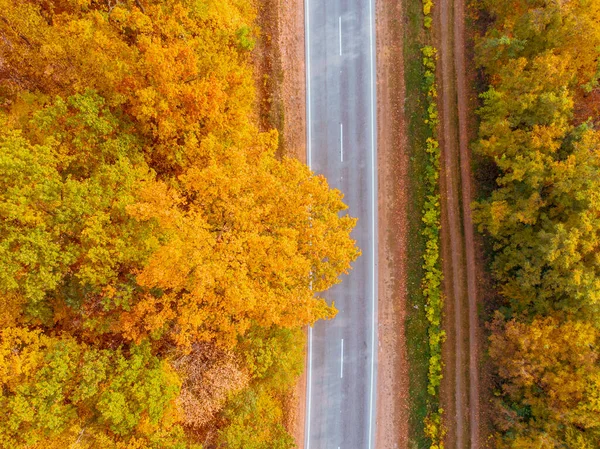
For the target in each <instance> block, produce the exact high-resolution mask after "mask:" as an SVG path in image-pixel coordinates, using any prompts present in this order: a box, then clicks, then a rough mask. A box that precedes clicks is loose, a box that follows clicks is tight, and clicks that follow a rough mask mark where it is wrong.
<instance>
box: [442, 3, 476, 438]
mask: <svg viewBox="0 0 600 449" xmlns="http://www.w3.org/2000/svg"><path fill="white" fill-rule="evenodd" d="M439 6H440V9H439V13H438V15H437V18H438V22H439V28H438V29H439V36H438V42H439V44H438V48H439V50H440V69H441V70H440V74H439V79H440V86H441V100H440V102H441V108H440V111H441V127H442V132H441V137H442V139H441V144H442V163H443V169H442V177H441V182H442V192H443V204H442V209H443V214H442V215H443V223H442V244H443V255H444V261H443V269H444V272H445V277H446V285H445V291H446V295H447V302H448V307H447V318H446V328H447V331H448V335H449V339H448V347H447V349H446V355H447V356H448V355H450V354H451V355H452V360H449V361H448V362H449V363H448V364H447V368H446V370H445V371H446V372H445V378H446V382H445V388H446V391H447V393H446V398H447V399H446V402H448V404H447V405H448V407H447V409H448V411H449V412H450V413H449V414H448V415H449V418H447V426H448V428H449V433H448V438H447V440H448V441H447V446H448V447H451V448H456V449H463V448H467V447H469V448H472V449H478V448H479V367H478V347H477V341H478V340H477V333H478V330H477V327H478V317H477V285H476V265H475V249H474V235H473V234H474V231H473V222H472V216H471V207H470V205H471V201H472V195H471V167H470V154H469V145H468V143H469V142H468V126H467V119H468V116H467V114H468V97H467V95H468V89H467V82H466V68H465V45H466V42H465V0H440V4H439Z"/></svg>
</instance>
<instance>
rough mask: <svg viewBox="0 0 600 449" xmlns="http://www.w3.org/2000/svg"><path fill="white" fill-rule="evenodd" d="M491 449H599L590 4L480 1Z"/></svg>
mask: <svg viewBox="0 0 600 449" xmlns="http://www.w3.org/2000/svg"><path fill="white" fill-rule="evenodd" d="M480 6H481V7H482V10H481V11H482V12H483V14H484V16H483V20H484V21H486V22H487V27H486V30H485V32H484V33H482V35H481V36H479V37H478V39H477V42H476V57H477V62H478V64H479V66H480V67H481V68H482V69H483V71H484V73H485V75H486V77H487V80H488V81H489V87H488V89H487V91H485V92H484V93H483V94H482V95H481V99H482V106H481V108H480V111H479V115H480V118H481V124H480V128H479V139H478V142H477V143H476V145H475V150H476V152H478V153H479V154H480V155H482V156H484V157H489V158H491V159H493V161H494V162H495V167H496V170H497V178H496V183H497V185H496V188H495V190H493V192H492V193H491V195H489V196H488V197H487V198H485V199H484V200H482V201H479V202H478V204H477V205H476V219H477V222H478V223H479V227H480V229H481V230H482V231H484V232H486V233H487V234H488V235H489V236H490V237H491V240H492V242H493V249H494V259H493V264H492V270H493V274H494V276H495V279H496V281H497V285H498V288H499V292H500V294H501V295H502V298H503V299H504V301H505V305H504V306H503V307H501V308H500V310H498V311H497V312H496V315H495V318H494V320H493V323H492V326H491V330H492V335H491V346H490V354H491V357H492V360H493V362H494V363H495V365H496V368H497V376H498V385H497V398H498V399H497V406H498V410H497V411H496V412H495V413H494V416H495V421H496V422H495V424H496V426H497V430H498V434H497V439H496V441H497V447H499V448H593V447H600V132H599V131H597V124H598V121H599V118H600V117H599V115H598V110H599V109H598V108H599V107H600V103H599V98H600V96H599V92H600V91H599V85H598V80H599V74H600V72H599V67H600V66H599V62H600V59H599V56H600V2H597V1H586V0H567V1H552V0H516V1H496V0H482V1H481V4H480Z"/></svg>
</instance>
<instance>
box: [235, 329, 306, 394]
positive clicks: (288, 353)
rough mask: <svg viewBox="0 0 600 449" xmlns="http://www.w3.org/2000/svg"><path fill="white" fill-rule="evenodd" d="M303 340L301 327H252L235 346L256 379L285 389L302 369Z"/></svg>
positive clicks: (277, 389)
mask: <svg viewBox="0 0 600 449" xmlns="http://www.w3.org/2000/svg"><path fill="white" fill-rule="evenodd" d="M305 340H306V335H305V334H304V332H303V331H302V330H301V329H285V328H279V327H277V326H273V327H271V328H261V327H255V328H253V329H252V330H251V331H250V332H248V333H247V334H246V335H245V336H244V337H243V339H242V341H241V342H240V344H239V346H238V349H239V351H240V352H241V355H242V357H244V358H245V360H246V363H245V365H246V366H247V368H248V370H249V371H250V374H251V376H252V378H253V379H254V380H255V382H257V383H259V384H261V385H263V386H265V387H266V388H268V389H269V390H275V391H280V392H285V391H287V390H288V389H289V388H292V387H293V386H294V384H295V382H296V380H297V378H298V376H300V375H301V374H302V370H303V369H304V350H303V349H304V344H305Z"/></svg>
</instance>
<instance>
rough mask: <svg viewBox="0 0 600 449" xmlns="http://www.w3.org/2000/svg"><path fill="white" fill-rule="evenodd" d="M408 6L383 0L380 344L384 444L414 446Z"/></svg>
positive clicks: (380, 438) (388, 448) (379, 439)
mask: <svg viewBox="0 0 600 449" xmlns="http://www.w3.org/2000/svg"><path fill="white" fill-rule="evenodd" d="M402 16H403V8H402V1H401V0H388V1H381V0H380V1H378V2H377V24H376V25H377V101H378V104H377V117H378V136H377V140H378V149H377V151H378V161H377V163H378V189H379V191H378V198H379V204H378V208H379V212H378V214H379V216H378V226H379V231H378V232H379V248H378V252H379V274H378V275H379V302H378V304H379V306H378V307H379V317H378V321H379V329H378V331H379V349H378V378H377V435H376V447H377V448H380V449H392V448H407V447H408V410H409V394H408V385H409V382H408V363H407V348H406V337H405V318H406V302H407V301H406V299H407V298H406V296H407V285H406V282H407V279H406V271H407V260H406V257H407V235H408V233H407V229H408V223H407V211H408V203H407V201H408V198H407V196H408V185H409V179H408V167H409V158H408V148H407V142H406V133H405V129H406V123H405V117H404V111H403V104H404V97H405V87H404V60H403V43H402V40H403V22H402Z"/></svg>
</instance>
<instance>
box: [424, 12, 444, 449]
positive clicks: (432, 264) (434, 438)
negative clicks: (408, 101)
mask: <svg viewBox="0 0 600 449" xmlns="http://www.w3.org/2000/svg"><path fill="white" fill-rule="evenodd" d="M431 7H432V2H431V1H430V0H424V1H423V13H424V14H425V22H424V26H425V28H429V27H430V25H431V20H430V19H431V18H430V17H429V14H430V11H431ZM428 19H429V20H428ZM421 54H422V59H421V61H422V64H423V68H424V69H425V72H424V76H423V85H422V89H423V92H424V93H425V94H426V96H427V118H426V119H425V124H426V125H427V127H428V131H429V136H428V137H427V140H426V142H425V152H426V153H427V159H428V160H427V166H426V167H425V203H424V205H423V210H422V216H423V218H422V220H423V230H422V235H423V237H424V238H425V253H424V254H423V270H424V278H423V281H422V290H423V295H424V296H425V300H426V305H425V307H426V316H427V321H428V322H429V327H428V330H427V333H428V337H429V372H428V385H427V392H428V393H429V395H430V398H431V399H430V403H429V412H428V416H427V419H426V422H425V423H424V424H425V435H426V436H427V437H428V438H429V439H430V441H431V446H430V447H431V448H434V449H441V448H443V445H444V443H443V438H444V430H443V425H442V409H441V408H439V407H437V403H438V401H439V387H440V384H441V381H442V369H443V362H442V343H443V341H444V339H445V337H446V334H445V332H444V331H443V330H442V313H443V308H444V300H443V294H442V280H443V274H442V270H441V266H440V250H441V246H440V226H441V225H440V216H441V203H440V193H439V176H440V147H439V143H438V141H437V129H438V125H439V117H438V109H437V87H436V81H435V71H436V66H437V50H436V49H435V48H434V47H432V46H430V45H427V46H424V47H422V48H421Z"/></svg>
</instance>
